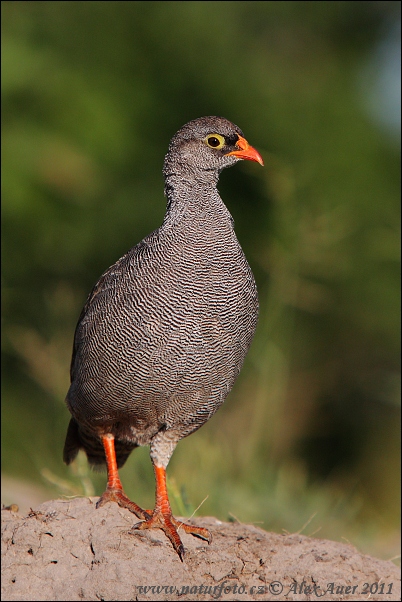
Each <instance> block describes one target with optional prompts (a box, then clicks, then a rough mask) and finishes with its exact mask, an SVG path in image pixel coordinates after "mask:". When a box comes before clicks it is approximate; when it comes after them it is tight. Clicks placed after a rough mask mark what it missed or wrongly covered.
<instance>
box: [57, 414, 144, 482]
mask: <svg viewBox="0 0 402 602" xmlns="http://www.w3.org/2000/svg"><path fill="white" fill-rule="evenodd" d="M114 444H115V450H116V460H117V467H118V468H121V467H122V466H123V465H124V464H125V462H126V460H127V458H128V457H129V455H130V454H131V452H132V451H133V449H134V448H135V447H137V445H135V444H134V443H128V442H123V441H119V440H118V439H115V442H114ZM80 449H83V450H84V452H85V453H86V455H87V457H88V462H89V463H90V464H91V465H92V466H93V467H94V468H95V470H96V469H97V468H98V469H100V468H102V466H105V464H106V458H105V451H104V449H103V445H102V441H101V440H100V439H99V437H96V436H94V435H93V434H90V433H88V432H87V431H83V430H82V429H81V428H80V427H79V425H78V423H77V422H76V420H75V419H74V418H71V420H70V424H69V425H68V429H67V435H66V442H65V443H64V451H63V460H64V462H65V463H66V464H71V462H72V461H73V460H74V459H75V458H76V456H77V454H78V452H79V450H80Z"/></svg>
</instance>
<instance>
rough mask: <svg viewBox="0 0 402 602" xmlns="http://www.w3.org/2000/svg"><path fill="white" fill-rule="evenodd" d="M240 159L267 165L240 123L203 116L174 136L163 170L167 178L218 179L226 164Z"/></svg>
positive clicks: (228, 164) (187, 124)
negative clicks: (251, 144) (245, 134)
mask: <svg viewBox="0 0 402 602" xmlns="http://www.w3.org/2000/svg"><path fill="white" fill-rule="evenodd" d="M240 159H249V160H251V161H257V162H258V163H260V164H261V165H263V161H262V158H261V155H260V154H259V153H258V152H257V151H256V150H255V149H254V148H253V147H252V146H250V145H249V144H248V142H247V140H246V139H245V138H244V134H243V132H242V131H241V129H240V128H239V127H237V125H235V124H234V123H231V122H230V121H228V120H227V119H225V118H224V117H200V118H199V119H194V120H193V121H189V122H188V123H186V125H184V126H183V127H182V128H181V129H180V130H179V131H178V132H177V133H176V134H175V135H174V136H173V138H172V139H171V141H170V144H169V150H168V152H167V154H166V157H165V164H164V168H163V173H164V176H165V178H168V177H169V176H172V175H176V176H182V177H184V178H186V177H190V174H192V175H193V177H194V176H195V177H196V178H197V179H199V180H205V179H208V180H211V181H215V182H216V181H217V178H218V175H219V172H220V171H221V170H222V169H223V168H225V167H229V166H230V165H234V164H235V163H237V161H239V160H240ZM208 174H209V175H208Z"/></svg>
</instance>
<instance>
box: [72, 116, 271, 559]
mask: <svg viewBox="0 0 402 602" xmlns="http://www.w3.org/2000/svg"><path fill="white" fill-rule="evenodd" d="M244 159H246V160H250V161H255V162H257V163H259V164H261V165H263V164H264V163H263V159H262V157H261V155H260V153H259V152H258V151H257V150H256V149H255V148H253V147H252V146H250V144H249V143H248V142H247V140H246V139H245V137H244V134H243V132H242V130H241V129H240V128H239V127H238V126H236V125H235V124H233V123H231V122H230V121H228V120H227V119H225V118H223V117H216V116H210V117H200V118H198V119H194V120H192V121H189V122H188V123H186V124H185V125H184V126H183V127H182V128H181V129H180V130H179V131H178V132H177V133H176V134H175V135H174V136H173V138H172V139H171V141H170V144H169V147H168V152H167V154H166V156H165V161H164V166H163V175H164V182H165V188H164V193H165V196H166V213H165V216H164V219H163V223H162V225H161V226H160V227H159V228H158V229H156V230H155V231H154V232H152V233H151V234H149V235H148V236H146V237H145V238H144V239H143V240H142V241H141V242H140V243H138V244H137V245H136V246H134V247H132V248H131V249H130V250H129V251H128V252H127V253H126V254H125V255H124V256H123V257H121V258H120V259H119V260H118V261H117V262H116V263H115V264H113V265H112V266H111V267H110V268H109V269H107V270H106V271H105V272H104V273H103V275H102V276H101V277H100V279H99V280H98V282H97V283H96V284H95V286H94V288H93V289H92V291H91V293H90V294H89V296H88V298H87V301H86V303H85V306H84V308H83V310H82V312H81V315H80V317H79V320H78V324H77V327H76V330H75V335H74V343H73V353H72V359H71V368H70V376H71V385H70V388H69V390H68V393H67V396H66V403H67V406H68V409H69V411H70V413H71V419H70V423H69V426H68V429H67V435H66V440H65V445H64V452H63V459H64V462H65V463H66V464H70V463H71V462H72V461H73V460H74V459H75V457H76V456H77V454H78V451H79V450H80V449H82V450H84V452H85V453H86V455H87V458H88V461H89V463H90V465H92V466H93V467H94V468H96V467H98V468H101V467H104V465H105V464H106V468H107V487H106V490H105V491H104V493H103V495H102V496H101V497H100V499H99V501H98V502H97V508H99V507H101V506H103V505H104V504H106V503H108V502H111V501H114V502H117V504H118V505H119V506H121V507H123V508H127V509H128V510H130V511H131V512H132V513H134V514H135V515H136V516H137V517H138V518H139V519H141V520H140V522H138V523H136V524H135V525H134V526H133V530H135V531H136V530H145V529H153V528H158V529H162V530H163V531H164V533H165V534H166V536H167V537H168V539H169V540H170V542H171V544H172V546H173V548H174V550H175V551H176V552H177V554H178V555H179V557H180V559H181V561H183V558H184V555H185V549H184V546H183V544H182V541H181V538H180V535H179V533H178V530H179V528H181V529H183V531H184V532H186V533H190V534H192V535H194V536H196V537H199V538H201V539H204V540H206V541H207V542H208V543H210V542H211V541H212V535H211V533H210V532H209V531H208V530H207V529H205V528H203V527H196V526H194V525H191V524H186V523H182V522H181V521H179V520H178V519H176V518H175V517H174V516H173V514H172V510H171V506H170V502H169V497H168V492H167V486H166V468H167V465H168V463H169V460H170V458H171V456H172V453H173V451H174V449H175V447H176V445H177V443H178V442H179V441H180V440H181V439H182V438H183V437H187V436H188V435H190V434H191V433H193V432H195V431H196V430H197V429H199V428H200V427H201V426H202V425H203V424H205V423H206V422H207V420H209V418H211V416H212V415H213V414H215V412H216V411H217V410H218V408H219V407H220V406H221V405H222V403H223V402H224V401H225V399H226V397H227V395H228V393H229V392H230V390H231V389H232V387H233V384H234V382H235V380H236V378H237V376H238V374H239V372H240V369H241V367H242V364H243V361H244V358H245V356H246V354H247V351H248V349H249V347H250V344H251V342H252V339H253V336H254V332H255V329H256V325H257V321H258V293H257V287H256V284H255V280H254V276H253V273H252V271H251V268H250V266H249V264H248V262H247V260H246V257H245V255H244V253H243V250H242V248H241V246H240V243H239V242H238V240H237V237H236V234H235V230H234V221H233V218H232V216H231V214H230V212H229V210H228V209H227V207H226V205H225V204H224V202H223V201H222V199H221V197H220V195H219V192H218V189H217V183H218V178H219V175H220V173H221V171H222V170H223V169H224V168H225V167H230V166H232V165H234V164H235V163H237V162H238V161H240V160H244ZM144 445H149V446H150V457H151V461H152V464H153V468H154V473H155V481H156V495H155V507H154V509H153V510H144V509H142V508H141V507H140V506H138V505H137V504H136V503H135V502H133V501H131V500H130V499H129V498H128V497H127V496H126V494H125V493H124V490H123V486H122V483H121V481H120V477H119V472H118V470H119V468H120V467H122V466H123V465H124V463H125V462H126V460H127V458H128V456H129V455H130V453H131V452H132V451H133V449H135V448H136V447H138V446H144Z"/></svg>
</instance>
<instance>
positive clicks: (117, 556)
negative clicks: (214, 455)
mask: <svg viewBox="0 0 402 602" xmlns="http://www.w3.org/2000/svg"><path fill="white" fill-rule="evenodd" d="M96 499H97V498H91V499H88V498H80V499H74V500H70V501H64V500H55V501H50V502H46V503H44V504H42V505H40V506H38V508H37V509H36V510H35V511H32V512H30V514H29V515H28V516H26V517H21V516H18V515H17V514H16V513H14V512H12V511H10V510H3V511H2V567H3V568H2V600H3V601H8V600H242V601H243V600H285V599H286V600H316V599H321V600H362V599H366V598H369V599H370V600H398V599H400V597H401V589H400V570H399V569H398V568H397V567H396V566H395V565H394V564H393V563H392V562H387V561H382V560H377V559H375V558H371V557H370V556H365V555H363V554H360V553H359V552H358V551H357V550H356V549H355V548H353V547H352V546H350V545H346V544H343V543H338V542H333V541H327V540H323V539H311V538H309V537H305V536H303V535H278V534H276V533H267V532H265V531H263V530H262V529H259V528H257V527H254V526H250V525H242V524H233V523H222V522H220V521H218V520H217V519H215V518H199V519H195V520H194V523H195V524H197V525H202V526H206V527H208V528H209V529H210V531H211V533H212V535H213V541H212V543H211V545H208V544H207V543H206V542H203V541H202V540H200V539H196V538H194V537H192V536H191V535H186V534H185V533H181V537H182V540H183V543H184V546H185V548H186V558H185V561H184V562H183V563H182V562H180V559H179V557H178V556H177V554H176V553H175V552H174V551H173V549H172V546H171V544H170V542H169V541H168V540H167V539H166V537H165V535H164V534H163V533H162V532H161V531H141V532H139V531H137V532H132V533H130V529H131V527H132V525H133V524H134V523H135V522H137V521H136V518H135V517H134V516H133V515H132V514H130V512H129V511H128V510H124V509H121V508H119V507H118V506H117V505H116V504H107V505H106V506H104V507H102V508H100V509H99V510H96V509H95V501H96Z"/></svg>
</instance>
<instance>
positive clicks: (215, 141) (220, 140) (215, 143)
mask: <svg viewBox="0 0 402 602" xmlns="http://www.w3.org/2000/svg"><path fill="white" fill-rule="evenodd" d="M205 142H206V144H207V145H208V146H210V147H211V148H216V149H218V150H219V149H221V148H223V147H224V146H225V138H224V137H223V136H221V135H220V134H211V135H210V136H207V137H206V138H205Z"/></svg>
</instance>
